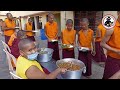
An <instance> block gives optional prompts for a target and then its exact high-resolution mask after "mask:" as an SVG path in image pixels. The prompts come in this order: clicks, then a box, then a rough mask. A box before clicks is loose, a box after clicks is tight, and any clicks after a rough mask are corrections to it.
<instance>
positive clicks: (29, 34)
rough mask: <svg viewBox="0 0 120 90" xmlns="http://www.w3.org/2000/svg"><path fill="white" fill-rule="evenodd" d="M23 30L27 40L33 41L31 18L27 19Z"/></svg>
mask: <svg viewBox="0 0 120 90" xmlns="http://www.w3.org/2000/svg"><path fill="white" fill-rule="evenodd" d="M25 30H26V36H27V38H29V39H31V40H33V41H35V37H34V32H32V31H33V27H32V19H31V18H29V19H28V22H27V23H26V24H25Z"/></svg>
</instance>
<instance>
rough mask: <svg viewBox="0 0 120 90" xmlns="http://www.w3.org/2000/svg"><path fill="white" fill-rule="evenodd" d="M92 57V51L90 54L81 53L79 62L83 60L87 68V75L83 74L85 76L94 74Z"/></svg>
mask: <svg viewBox="0 0 120 90" xmlns="http://www.w3.org/2000/svg"><path fill="white" fill-rule="evenodd" d="M91 56H92V55H91V51H88V52H81V51H79V56H78V60H81V61H82V62H83V63H84V64H85V66H86V73H85V74H84V73H83V75H84V76H90V75H91V74H92V70H91V69H92V68H91V65H92V57H91Z"/></svg>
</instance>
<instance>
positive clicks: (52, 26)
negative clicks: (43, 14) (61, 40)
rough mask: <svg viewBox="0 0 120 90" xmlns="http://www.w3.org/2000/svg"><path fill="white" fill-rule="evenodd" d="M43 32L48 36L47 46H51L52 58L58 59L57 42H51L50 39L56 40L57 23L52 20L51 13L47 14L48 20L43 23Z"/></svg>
mask: <svg viewBox="0 0 120 90" xmlns="http://www.w3.org/2000/svg"><path fill="white" fill-rule="evenodd" d="M44 29H45V34H46V37H47V38H48V48H52V49H53V50H54V52H53V59H55V60H59V59H60V57H59V47H58V42H52V40H58V25H57V22H55V21H54V15H53V14H52V13H49V14H48V22H47V23H46V24H45V27H44Z"/></svg>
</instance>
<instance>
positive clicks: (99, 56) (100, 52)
mask: <svg viewBox="0 0 120 90" xmlns="http://www.w3.org/2000/svg"><path fill="white" fill-rule="evenodd" d="M95 50H96V55H95V56H93V59H94V60H95V61H96V62H105V61H106V56H105V54H104V51H103V48H102V47H101V46H100V42H95Z"/></svg>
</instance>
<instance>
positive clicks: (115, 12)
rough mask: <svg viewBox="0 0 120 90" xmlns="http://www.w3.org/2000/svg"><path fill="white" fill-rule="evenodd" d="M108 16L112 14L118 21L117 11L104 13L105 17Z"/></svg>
mask: <svg viewBox="0 0 120 90" xmlns="http://www.w3.org/2000/svg"><path fill="white" fill-rule="evenodd" d="M106 14H111V15H113V16H114V17H115V18H116V19H117V11H104V12H103V16H105V15H106Z"/></svg>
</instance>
